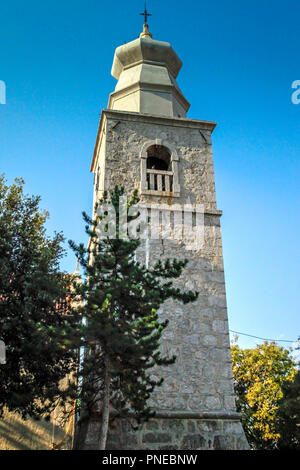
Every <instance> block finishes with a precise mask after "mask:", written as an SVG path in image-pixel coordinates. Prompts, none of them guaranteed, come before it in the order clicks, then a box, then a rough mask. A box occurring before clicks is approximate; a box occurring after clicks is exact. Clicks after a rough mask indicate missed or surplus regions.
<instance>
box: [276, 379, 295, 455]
mask: <svg viewBox="0 0 300 470" xmlns="http://www.w3.org/2000/svg"><path fill="white" fill-rule="evenodd" d="M282 393H283V397H282V399H281V400H280V402H279V410H278V416H279V433H280V438H279V441H278V448H279V449H297V450H300V371H299V370H298V371H297V374H296V376H295V378H294V381H293V382H285V383H284V384H283V386H282Z"/></svg>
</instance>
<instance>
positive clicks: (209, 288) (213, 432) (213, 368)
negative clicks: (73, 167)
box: [90, 111, 245, 449]
mask: <svg viewBox="0 0 300 470" xmlns="http://www.w3.org/2000/svg"><path fill="white" fill-rule="evenodd" d="M104 113H105V120H104V121H103V122H104V124H103V129H102V132H103V133H105V150H104V154H105V160H102V161H101V162H100V172H102V175H103V172H104V175H103V177H102V181H103V182H104V186H102V187H100V188H99V197H100V196H101V191H103V190H104V189H106V190H111V189H112V188H113V187H114V186H115V185H118V186H124V187H125V189H126V192H127V194H128V195H130V194H131V192H132V191H133V189H135V188H139V187H140V174H141V170H140V168H141V159H140V152H141V149H142V147H143V146H144V144H145V143H147V142H149V141H153V140H155V139H161V140H162V141H164V142H167V143H168V144H169V145H170V146H172V147H173V148H176V152H177V154H178V156H179V183H180V187H181V191H180V197H179V198H169V197H168V198H166V197H158V196H151V197H149V196H147V195H143V196H142V197H141V202H143V203H151V202H157V203H159V204H168V205H169V207H170V208H172V205H173V204H185V203H191V204H196V203H198V204H203V206H204V211H205V218H204V221H205V227H204V244H203V246H202V247H201V248H199V249H197V250H194V251H191V250H189V249H187V248H188V247H187V245H186V243H185V241H178V240H171V239H167V240H161V239H160V240H153V239H150V240H147V242H146V241H143V242H142V244H141V246H140V248H139V251H138V253H137V258H138V260H139V261H141V262H142V263H144V264H146V263H147V260H148V261H149V264H150V265H153V264H155V263H156V262H157V261H158V260H159V259H160V260H161V259H167V258H171V259H172V258H177V259H185V258H188V259H189V263H188V265H187V267H186V268H185V270H184V272H183V274H182V276H181V278H180V279H178V280H177V281H176V282H175V285H177V286H178V287H180V288H181V289H184V290H193V291H198V292H199V298H198V300H197V301H196V302H194V303H190V304H187V305H183V304H181V303H179V302H175V301H168V302H166V303H165V304H164V305H163V306H162V308H161V309H160V315H161V318H162V319H164V318H168V320H169V325H168V327H167V329H166V330H165V332H164V337H163V341H162V352H163V353H165V354H169V355H173V354H175V355H176V356H177V360H176V362H175V364H174V365H171V366H168V367H165V368H161V369H160V370H159V371H157V370H153V375H154V376H156V377H159V376H161V375H162V376H163V377H164V383H163V385H162V387H160V389H159V390H157V391H156V392H155V393H154V394H153V396H152V398H151V405H152V406H153V407H154V408H155V409H156V410H160V411H161V410H173V411H176V410H177V411H180V412H182V413H184V412H186V411H194V412H211V413H222V412H226V413H229V415H230V413H235V411H236V407H235V398H234V391H233V379H232V365H231V356H230V345H229V331H228V319H227V307H226V293H225V281H224V268H223V256H222V241H221V229H220V215H221V213H220V211H218V210H217V208H216V195H215V185H214V172H213V159H212V149H211V132H212V129H213V126H212V125H211V123H205V122H202V121H191V120H186V119H166V118H158V117H154V116H145V115H139V114H134V113H122V112H116V111H113V112H112V111H105V112H104ZM102 153H103V149H102ZM95 168H97V169H98V167H97V162H96V165H95ZM229 415H228V416H227V418H229ZM230 423H231V422H230V421H224V422H223V421H222V420H216V421H214V420H210V421H203V420H200V421H199V420H187V419H179V418H178V419H177V420H175V421H170V420H164V419H163V420H158V421H155V422H153V423H152V424H151V423H148V424H145V427H144V428H143V429H142V431H140V432H139V433H138V434H135V437H132V442H135V443H134V444H130V442H127V443H126V444H125V442H123V441H122V439H123V438H122V437H121V434H122V432H123V431H122V432H121V431H120V429H122V430H123V427H124V424H122V426H123V427H122V426H121V428H119V435H120V436H119V437H118V439H119V441H118V443H117V444H116V443H114V442H112V445H113V446H115V445H117V446H118V445H126V447H122V448H139V449H140V448H151V449H154V448H160V446H162V445H164V446H168V445H170V446H173V447H172V448H174V449H175V448H182V447H183V446H187V445H188V442H189V439H190V440H191V441H193V439H196V441H195V442H197V444H195V445H196V447H197V448H218V447H219V448H220V446H223V447H224V446H225V447H226V446H227V448H228V447H232V448H238V447H239V446H240V445H242V444H239V443H238V442H240V441H239V438H241V439H242V437H243V431H242V428H241V425H240V423H239V421H235V422H232V423H231V424H232V426H231V424H230ZM149 426H150V427H151V426H153V429H150V428H149ZM155 426H156V427H157V429H155ZM179 429H182V432H181V431H178V430H179ZM192 429H194V431H192ZM233 429H235V432H234V431H233ZM173 430H175V431H174V432H173ZM92 434H93V432H92V431H91V435H90V438H91V439H92ZM126 434H127V435H128V436H129V435H131V434H130V433H129V434H128V433H126ZM154 435H156V436H157V439H156V438H154V437H153V436H154ZM167 435H168V436H169V438H167ZM112 436H113V432H112ZM132 436H133V435H132ZM147 436H148V437H147ZM151 436H152V437H151ZM159 436H160V437H159ZM162 436H165V437H164V438H163V437H162ZM175 436H177V437H175ZM192 436H194V437H192ZM124 439H125V437H124ZM149 439H150V440H151V439H153V442H150V440H149ZM161 439H165V442H162V441H161ZM242 440H243V439H242ZM154 441H155V442H154ZM193 442H194V441H193ZM241 442H242V441H241ZM222 443H223V444H222ZM244 444H245V442H244ZM131 445H132V446H135V447H130V446H131ZM128 446H129V447H128ZM147 446H150V447H147Z"/></svg>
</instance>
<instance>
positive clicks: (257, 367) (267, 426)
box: [231, 341, 296, 449]
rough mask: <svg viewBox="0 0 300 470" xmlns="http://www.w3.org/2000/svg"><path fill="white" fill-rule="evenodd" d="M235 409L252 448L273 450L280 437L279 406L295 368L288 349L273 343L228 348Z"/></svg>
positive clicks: (292, 377) (293, 375)
mask: <svg viewBox="0 0 300 470" xmlns="http://www.w3.org/2000/svg"><path fill="white" fill-rule="evenodd" d="M231 356H232V362H233V376H234V388H235V393H236V397H237V409H238V411H240V412H241V413H242V421H243V426H244V430H245V433H246V436H247V439H248V442H249V444H250V445H251V447H252V448H254V449H276V448H278V442H279V439H280V422H279V412H278V410H279V406H280V403H281V400H282V398H283V389H284V387H285V386H286V385H287V384H289V383H290V382H291V381H293V379H294V377H295V374H296V368H295V364H294V361H293V358H292V357H291V353H290V351H289V350H287V349H284V348H283V347H281V346H278V345H276V343H274V342H271V343H269V342H267V341H266V342H264V343H263V344H261V345H258V346H257V347H256V348H253V349H241V348H239V346H238V345H233V346H232V347H231Z"/></svg>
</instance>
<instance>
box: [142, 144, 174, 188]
mask: <svg viewBox="0 0 300 470" xmlns="http://www.w3.org/2000/svg"><path fill="white" fill-rule="evenodd" d="M171 166H172V164H171V155H170V152H169V150H168V149H167V148H166V147H164V146H163V145H152V146H151V147H149V148H148V149H147V184H148V188H149V189H150V190H152V191H172V185H173V180H172V172H171Z"/></svg>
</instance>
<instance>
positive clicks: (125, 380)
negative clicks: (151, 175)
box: [70, 187, 198, 449]
mask: <svg viewBox="0 0 300 470" xmlns="http://www.w3.org/2000/svg"><path fill="white" fill-rule="evenodd" d="M123 195H124V189H123V188H122V189H119V188H118V187H115V189H114V191H113V192H112V194H111V198H110V200H109V198H108V195H107V193H105V194H104V197H103V199H102V200H101V201H100V203H99V204H100V208H101V206H102V205H103V206H105V207H107V204H110V205H111V206H113V208H114V211H115V214H116V217H115V229H116V231H115V237H114V238H111V237H110V236H109V235H108V232H107V236H104V237H102V238H99V230H98V229H99V225H100V224H101V223H102V224H104V225H105V224H106V223H107V219H106V217H105V215H104V216H103V215H102V216H99V217H98V218H95V220H91V219H90V218H89V217H88V216H87V214H85V213H84V214H83V215H84V220H85V222H86V223H87V226H86V231H87V234H88V235H89V236H90V244H89V247H88V248H85V247H84V245H83V244H81V245H76V244H75V243H74V242H70V245H71V247H72V248H73V249H74V251H75V253H76V255H77V256H78V258H79V260H80V263H81V266H82V267H83V270H84V274H85V281H84V282H83V283H82V285H81V286H77V294H78V295H80V296H81V298H82V299H83V300H84V302H85V304H84V307H82V308H81V314H82V315H83V316H84V317H85V320H86V326H85V330H84V341H83V344H84V346H85V348H86V349H85V351H86V354H85V358H84V360H83V363H82V367H81V371H80V375H81V376H82V390H81V404H82V409H81V419H80V423H81V426H82V428H81V429H82V430H83V431H82V434H83V436H82V435H81V436H80V437H79V442H80V443H79V444H77V445H78V446H82V445H83V442H82V441H84V432H85V431H86V427H87V421H88V417H89V416H90V414H91V413H92V412H93V411H95V410H96V411H97V410H98V411H100V413H101V416H102V420H101V429H100V433H99V448H100V449H105V447H106V438H107V431H108V424H109V414H110V406H112V407H113V408H114V409H115V410H117V412H118V414H119V416H127V415H128V412H129V410H131V413H132V412H133V413H134V416H135V418H136V419H137V421H138V422H140V421H141V420H143V419H146V420H147V419H149V417H151V416H153V411H152V410H151V409H150V408H149V406H148V405H147V401H148V399H149V397H150V395H151V393H152V392H153V390H154V389H155V388H156V387H159V386H161V384H162V382H163V379H161V380H156V379H154V378H153V377H152V375H151V373H152V372H153V367H159V366H166V365H169V364H173V363H174V361H175V359H176V358H175V357H165V356H162V355H161V353H160V351H159V346H160V341H161V336H162V333H163V331H164V329H165V328H166V327H167V325H168V321H167V320H166V321H160V319H159V315H158V309H159V308H160V306H161V305H162V304H163V303H164V302H165V301H166V300H167V299H169V298H172V299H176V300H178V301H182V302H183V303H185V304H186V303H188V302H191V301H194V300H196V298H197V296H198V294H197V293H193V292H181V291H180V290H179V289H177V288H175V287H173V280H174V279H177V278H179V277H180V275H181V273H182V270H183V268H184V267H185V266H186V264H187V262H188V261H187V260H184V261H178V260H176V259H174V260H173V261H170V260H167V261H165V262H162V261H159V262H158V263H157V264H156V265H155V266H154V267H150V268H146V267H145V266H144V265H141V264H140V263H139V262H137V261H135V253H136V250H137V248H138V247H139V245H140V241H139V240H138V239H129V238H128V239H127V240H126V239H124V238H123V237H122V236H121V232H122V231H123V227H122V223H121V221H122V220H124V215H125V216H127V220H128V223H130V222H132V221H133V220H134V219H135V218H136V217H137V215H135V216H132V215H130V213H131V212H130V208H132V207H133V206H135V204H137V203H138V201H139V199H138V196H137V191H135V192H134V193H133V195H132V197H131V199H130V201H129V202H128V204H127V206H126V208H125V214H124V210H123V213H122V209H120V207H121V205H120V198H121V197H123ZM102 212H103V211H102ZM96 213H97V210H96ZM140 229H141V228H140ZM107 230H109V229H107ZM141 230H142V229H141ZM84 430H85V431H84ZM79 434H80V432H79Z"/></svg>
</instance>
